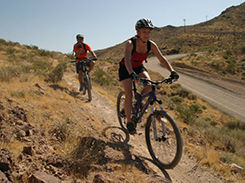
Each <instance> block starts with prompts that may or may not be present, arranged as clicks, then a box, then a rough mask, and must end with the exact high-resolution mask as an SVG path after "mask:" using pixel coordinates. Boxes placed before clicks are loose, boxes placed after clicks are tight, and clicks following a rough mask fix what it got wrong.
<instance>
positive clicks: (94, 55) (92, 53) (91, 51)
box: [89, 50, 97, 59]
mask: <svg viewBox="0 0 245 183" xmlns="http://www.w3.org/2000/svg"><path fill="white" fill-rule="evenodd" d="M89 53H91V55H92V56H93V57H94V58H96V59H97V56H96V54H95V53H94V51H93V50H89Z"/></svg>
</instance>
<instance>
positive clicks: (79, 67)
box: [76, 62, 90, 74]
mask: <svg viewBox="0 0 245 183" xmlns="http://www.w3.org/2000/svg"><path fill="white" fill-rule="evenodd" d="M84 66H85V65H84V64H82V62H76V71H77V74H78V72H79V71H82V70H83V67H84ZM86 66H87V67H89V66H90V63H89V62H87V63H86Z"/></svg>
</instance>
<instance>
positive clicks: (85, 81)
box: [84, 74, 92, 101]
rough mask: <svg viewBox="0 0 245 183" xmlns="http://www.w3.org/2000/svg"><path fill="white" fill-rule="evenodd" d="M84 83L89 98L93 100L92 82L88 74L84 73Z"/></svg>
mask: <svg viewBox="0 0 245 183" xmlns="http://www.w3.org/2000/svg"><path fill="white" fill-rule="evenodd" d="M84 84H85V89H86V90H87V91H88V100H89V101H91V100H92V93H91V83H90V80H89V76H88V74H85V75H84Z"/></svg>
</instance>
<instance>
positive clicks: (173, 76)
mask: <svg viewBox="0 0 245 183" xmlns="http://www.w3.org/2000/svg"><path fill="white" fill-rule="evenodd" d="M169 77H170V78H171V79H172V80H178V79H179V75H178V73H177V72H176V71H172V72H171V74H170V76H169Z"/></svg>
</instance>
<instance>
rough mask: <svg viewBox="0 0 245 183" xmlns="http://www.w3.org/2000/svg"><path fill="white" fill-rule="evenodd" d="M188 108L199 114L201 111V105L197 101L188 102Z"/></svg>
mask: <svg viewBox="0 0 245 183" xmlns="http://www.w3.org/2000/svg"><path fill="white" fill-rule="evenodd" d="M190 110H191V111H193V112H194V113H197V114H201V113H202V105H201V104H199V103H198V102H192V103H191V104H190Z"/></svg>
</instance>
